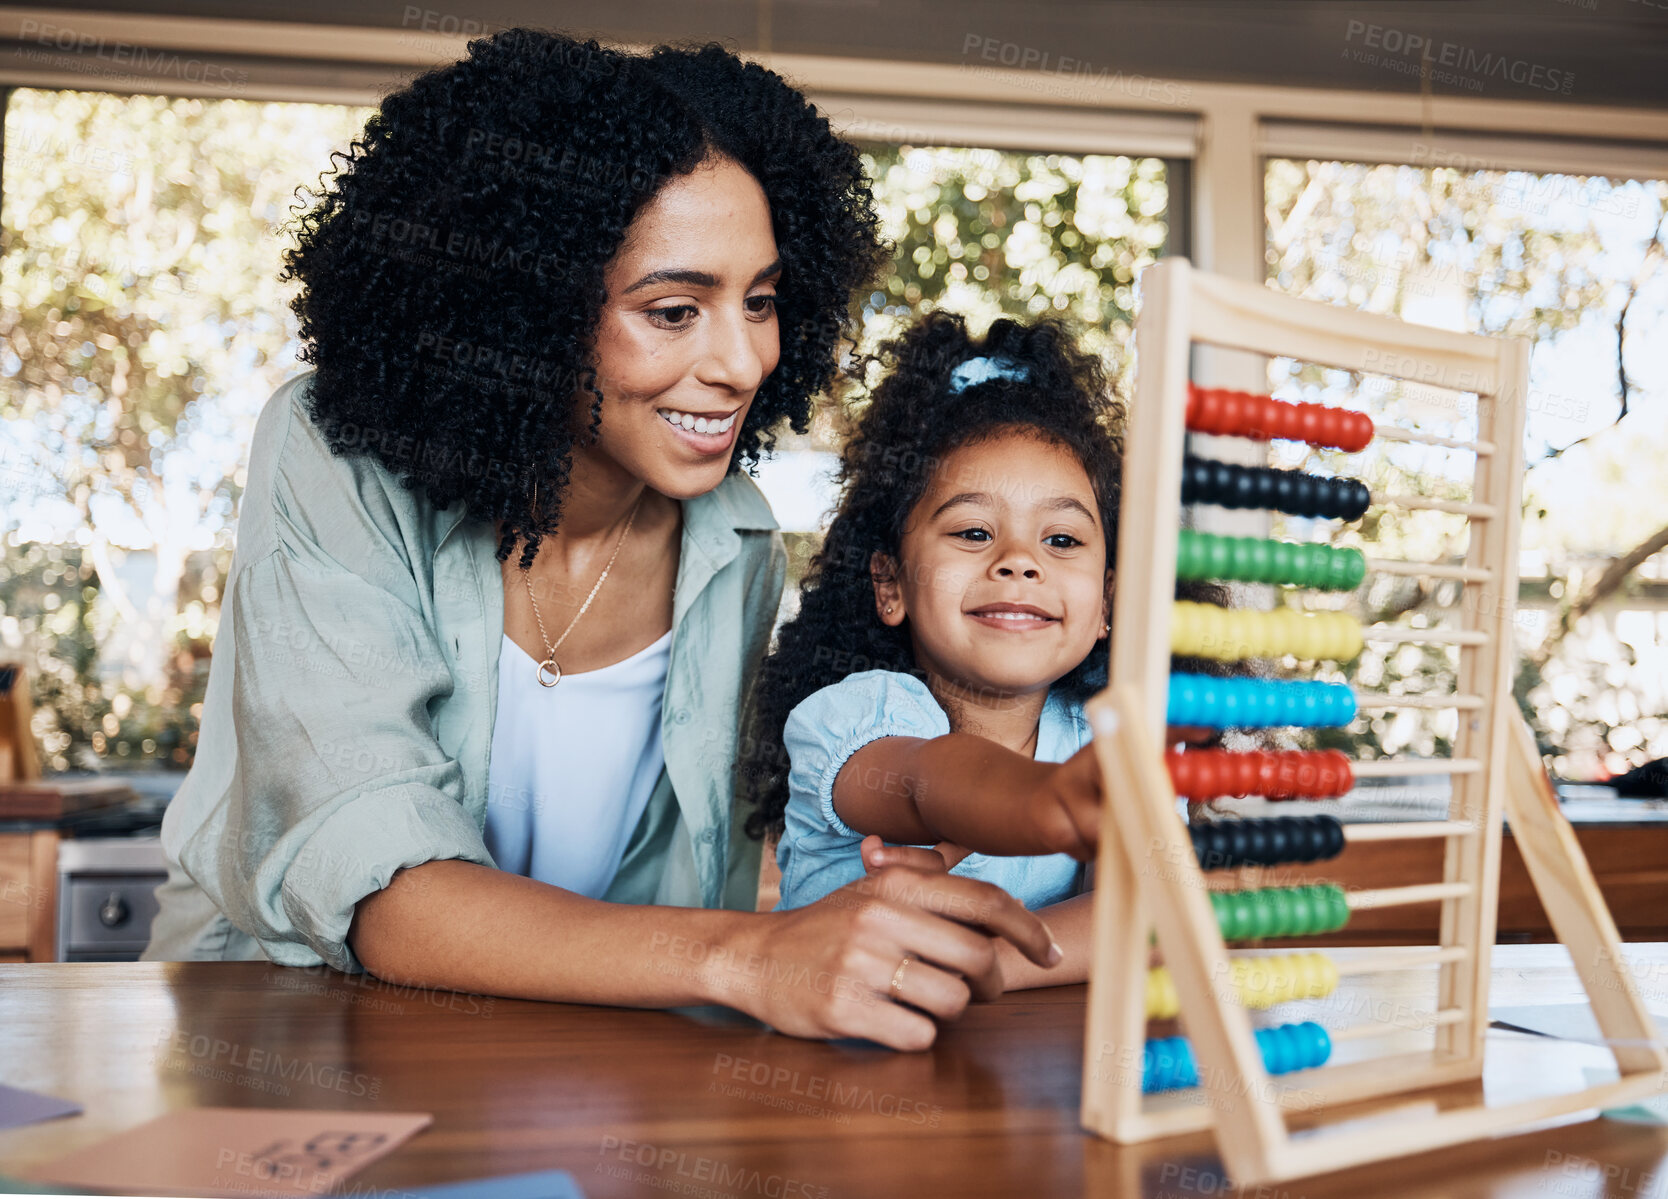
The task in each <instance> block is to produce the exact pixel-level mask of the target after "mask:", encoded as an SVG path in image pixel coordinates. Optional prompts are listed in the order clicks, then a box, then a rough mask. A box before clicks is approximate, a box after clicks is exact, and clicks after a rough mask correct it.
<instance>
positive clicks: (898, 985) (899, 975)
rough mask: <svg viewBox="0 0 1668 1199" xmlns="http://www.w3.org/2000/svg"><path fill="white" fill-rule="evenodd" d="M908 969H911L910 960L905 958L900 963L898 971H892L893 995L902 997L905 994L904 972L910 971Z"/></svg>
mask: <svg viewBox="0 0 1668 1199" xmlns="http://www.w3.org/2000/svg"><path fill="white" fill-rule="evenodd" d="M908 969H909V958H908V957H907V956H905V958H904V960H903V961H901V962H899V963H898V968H897V969H896V970H894V971H892V994H894V995H902V994H903V977H904V971H905V970H908Z"/></svg>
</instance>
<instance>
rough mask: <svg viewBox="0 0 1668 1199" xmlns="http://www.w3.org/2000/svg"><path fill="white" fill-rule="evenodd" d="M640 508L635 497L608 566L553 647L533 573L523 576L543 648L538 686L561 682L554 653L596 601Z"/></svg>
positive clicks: (550, 685)
mask: <svg viewBox="0 0 1668 1199" xmlns="http://www.w3.org/2000/svg"><path fill="white" fill-rule="evenodd" d="M645 490H647V489H645ZM642 506H643V497H642V496H641V495H640V496H638V497H637V502H636V503H635V504H633V505H632V506H631V514H630V515H629V516H627V517H626V522H625V528H623V529H621V530H620V539H619V540H618V541H616V542H615V543H614V552H613V553H612V554H610V555H608V565H607V566H604V567H603V568H602V573H601V574H600V575H598V576H597V581H596V585H595V586H594V587H592V588H591V594H590V595H587V596H586V597H585V602H584V603H582V604H580V605H579V611H577V612H575V613H574V614H573V619H572V620H570V621H568V627H567V628H565V629H563V630H562V635H561V636H560V637H558V638H556V643H555V644H554V645H552V644H551V642H550V635H549V634H548V633H546V632H545V631H544V617H542V616H540V615H539V601H538V599H537V597H535V596H534V595H533V573H532V571H528V572H527V574H526V575H525V576H523V577H524V578H525V579H526V580H527V598H528V599H529V600H531V601H532V603H533V619H534V620H536V621H538V622H539V641H540V642H541V643H542V644H543V645H544V647H545V657H544V661H543V662H540V663H539V674H538V679H539V686H541V687H554V686H555V685H556V684H557V683H560V682H561V681H562V668H561V667H560V666H558V665H557V664H556V651H557V650H558V649H560V648H561V647H562V642H564V641H566V640H567V639H568V634H569V633H571V632H573V626H574V625H576V624H578V623H579V618H580V617H581V616H583V615H585V610H586V609H587V608H589V607H590V606H591V601H592V600H594V599H596V597H597V591H598V590H599V589H600V588H601V587H602V581H603V580H604V579H606V578H607V577H608V572H609V571H610V570H612V569H613V567H614V559H615V558H618V557H619V556H620V547H621V546H622V545H624V544H625V539H626V534H627V533H629V532H631V522H632V521H634V520H636V519H637V509H639V508H641V507H642ZM547 671H548V672H549V673H550V676H551V677H550V678H549V679H548V680H547V679H546V678H545V677H544V676H545V673H546V672H547Z"/></svg>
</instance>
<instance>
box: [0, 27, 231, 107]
mask: <svg viewBox="0 0 1668 1199" xmlns="http://www.w3.org/2000/svg"><path fill="white" fill-rule="evenodd" d="M17 40H18V41H20V42H33V43H35V44H36V45H38V46H44V47H45V48H46V49H48V50H57V51H61V52H64V53H74V54H77V55H81V56H90V57H91V58H93V59H95V60H98V61H102V62H108V63H111V64H113V65H115V66H118V67H124V68H127V70H128V72H129V73H130V74H132V75H134V76H135V77H139V76H143V77H145V78H156V77H158V76H163V77H170V78H174V79H180V80H183V81H185V82H186V83H195V84H200V85H202V86H204V87H215V88H220V89H222V90H223V91H230V92H241V91H242V90H243V87H244V85H245V84H247V83H248V82H249V72H248V71H243V70H236V69H230V68H228V67H226V66H224V65H223V64H221V63H217V62H214V61H212V60H210V59H205V58H193V57H190V56H188V55H182V54H176V53H174V52H173V51H171V50H153V49H151V48H150V47H148V46H140V45H136V44H135V43H133V42H125V41H119V40H112V39H109V38H104V37H100V36H98V35H97V34H92V33H81V32H78V31H76V30H75V29H73V28H71V27H70V26H68V25H51V24H47V23H46V22H44V21H37V20H34V19H33V18H29V17H26V18H24V19H23V20H22V21H21V22H19V24H18V34H17ZM19 53H21V54H22V55H23V56H24V57H26V58H32V59H33V58H42V57H45V56H44V55H42V54H41V53H40V52H39V51H33V50H21V51H19Z"/></svg>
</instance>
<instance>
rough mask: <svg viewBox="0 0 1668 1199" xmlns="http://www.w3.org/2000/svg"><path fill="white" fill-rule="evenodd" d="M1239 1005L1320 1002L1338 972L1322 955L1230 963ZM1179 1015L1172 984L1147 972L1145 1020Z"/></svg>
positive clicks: (1162, 974)
mask: <svg viewBox="0 0 1668 1199" xmlns="http://www.w3.org/2000/svg"><path fill="white" fill-rule="evenodd" d="M1230 968H1231V969H1232V970H1233V978H1234V984H1235V986H1236V987H1237V988H1238V990H1239V997H1240V1003H1241V1004H1243V1005H1244V1006H1245V1007H1248V1008H1258V1009H1261V1008H1270V1007H1273V1006H1274V1005H1275V1004H1277V1003H1290V1002H1291V1001H1293V1000H1296V999H1320V998H1323V997H1324V996H1327V995H1330V994H1332V992H1333V991H1335V990H1336V989H1337V987H1338V968H1337V967H1336V966H1334V965H1333V964H1332V959H1331V958H1329V957H1327V956H1326V955H1325V954H1324V953H1281V954H1273V955H1271V956H1268V957H1237V958H1232V959H1230ZM1180 1011H1181V997H1180V996H1179V995H1178V994H1177V993H1176V984H1175V981H1174V980H1173V979H1172V978H1171V977H1170V971H1169V970H1168V969H1167V968H1166V967H1164V966H1155V967H1153V968H1152V969H1151V970H1149V971H1147V1019H1149V1020H1162V1019H1167V1018H1169V1017H1172V1016H1175V1015H1177V1014H1178V1013H1180Z"/></svg>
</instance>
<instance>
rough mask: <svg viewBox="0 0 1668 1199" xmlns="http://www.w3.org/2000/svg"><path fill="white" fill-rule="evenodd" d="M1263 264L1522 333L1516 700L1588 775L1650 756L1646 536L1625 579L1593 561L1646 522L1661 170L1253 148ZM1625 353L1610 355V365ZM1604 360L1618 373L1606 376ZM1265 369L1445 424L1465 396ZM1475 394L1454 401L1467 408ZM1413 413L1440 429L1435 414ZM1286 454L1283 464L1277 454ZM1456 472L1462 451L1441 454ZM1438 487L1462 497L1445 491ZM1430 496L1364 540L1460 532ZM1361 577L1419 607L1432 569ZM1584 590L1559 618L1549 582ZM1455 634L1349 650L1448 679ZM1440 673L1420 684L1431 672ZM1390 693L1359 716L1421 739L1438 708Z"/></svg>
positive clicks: (1659, 666) (1558, 752) (1447, 542)
mask: <svg viewBox="0 0 1668 1199" xmlns="http://www.w3.org/2000/svg"><path fill="white" fill-rule="evenodd" d="M1265 203H1266V213H1267V262H1268V278H1269V280H1270V282H1271V283H1272V284H1273V286H1275V287H1277V288H1279V289H1280V290H1282V291H1286V292H1289V293H1291V294H1294V295H1299V296H1304V297H1307V298H1310V299H1318V300H1323V301H1326V302H1329V303H1334V304H1343V305H1348V306H1351V307H1355V308H1361V309H1365V310H1368V311H1373V312H1383V313H1388V314H1391V315H1394V316H1399V317H1401V318H1403V319H1406V320H1410V321H1414V322H1416V323H1422V324H1429V325H1437V326H1441V327H1443V328H1449V329H1456V330H1460V331H1464V332H1473V333H1485V334H1491V335H1502V336H1524V337H1529V338H1532V339H1533V340H1534V342H1535V348H1534V354H1533V359H1532V373H1531V391H1530V394H1529V396H1528V433H1527V452H1528V456H1529V464H1530V465H1529V472H1528V475H1527V477H1526V479H1525V483H1524V499H1525V507H1524V525H1523V541H1522V574H1523V586H1522V593H1521V598H1520V604H1521V609H1520V612H1519V620H1518V633H1519V649H1520V651H1521V652H1522V653H1523V655H1524V661H1523V668H1522V671H1521V673H1520V676H1519V678H1518V680H1517V690H1518V696H1519V700H1520V702H1521V703H1522V704H1523V706H1524V709H1525V712H1526V714H1527V715H1529V716H1530V718H1531V722H1532V723H1533V725H1534V726H1535V729H1536V732H1537V734H1538V735H1539V736H1540V737H1541V739H1542V740H1543V742H1544V743H1550V744H1551V745H1552V746H1553V747H1554V748H1555V756H1554V759H1553V768H1554V770H1555V771H1557V772H1558V773H1561V774H1563V775H1565V776H1566V777H1572V778H1595V777H1607V776H1609V775H1611V774H1613V773H1617V772H1620V771H1623V770H1626V769H1628V768H1629V767H1630V766H1631V765H1635V764H1638V763H1639V762H1642V761H1644V760H1646V759H1648V758H1654V757H1661V756H1664V755H1668V611H1665V609H1668V605H1665V604H1664V598H1665V596H1668V586H1665V579H1664V574H1665V569H1668V568H1665V566H1664V564H1663V562H1664V557H1665V555H1662V554H1657V555H1656V556H1655V557H1654V558H1653V557H1651V555H1650V554H1648V553H1647V554H1646V558H1647V561H1646V563H1645V565H1644V567H1643V568H1642V569H1641V570H1639V571H1638V572H1636V573H1635V574H1634V576H1633V584H1632V585H1631V586H1630V588H1628V589H1626V590H1622V589H1615V590H1609V591H1605V590H1599V591H1595V590H1594V589H1595V586H1599V585H1600V580H1601V579H1604V580H1605V585H1608V584H1609V579H1608V578H1607V577H1606V576H1605V573H1604V572H1605V568H1606V567H1607V566H1608V565H1609V564H1610V563H1611V562H1612V561H1613V560H1614V559H1616V558H1618V557H1620V556H1622V555H1625V554H1627V553H1628V552H1629V551H1630V550H1633V549H1635V548H1636V547H1637V548H1640V549H1642V550H1646V551H1648V550H1650V548H1651V546H1652V545H1653V544H1655V545H1656V546H1657V548H1658V549H1660V548H1661V546H1662V545H1663V544H1664V541H1661V540H1653V539H1655V538H1659V537H1663V536H1664V534H1665V533H1668V488H1663V487H1644V486H1641V483H1642V482H1643V481H1645V480H1652V479H1656V478H1658V477H1660V473H1661V468H1660V463H1661V461H1662V457H1663V454H1664V452H1665V451H1668V402H1665V396H1664V392H1665V391H1668V272H1664V271H1661V270H1659V269H1658V268H1659V266H1660V264H1661V262H1662V259H1663V256H1664V250H1665V246H1664V241H1663V237H1664V222H1665V216H1668V183H1664V182H1663V181H1661V180H1656V181H1644V182H1637V181H1635V182H1627V181H1611V180H1607V179H1604V178H1598V177H1583V176H1572V175H1559V174H1534V173H1527V172H1518V171H1501V170H1473V169H1467V168H1463V167H1455V168H1450V167H1411V166H1391V165H1373V164H1364V163H1354V162H1344V161H1300V160H1295V159H1288V158H1275V159H1271V160H1270V161H1269V162H1268V163H1267V166H1266V173H1265ZM1624 366H1625V374H1624V369H1623V368H1624ZM1624 378H1625V380H1626V391H1625V393H1624V391H1623V386H1622V382H1621V381H1622V380H1623V379H1624ZM1269 381H1270V384H1271V385H1272V386H1273V388H1274V390H1275V393H1276V394H1278V395H1281V396H1283V397H1286V398H1293V399H1296V398H1302V399H1308V400H1325V401H1327V402H1331V403H1346V402H1349V401H1350V399H1351V398H1352V394H1353V395H1363V394H1364V395H1367V396H1369V397H1370V399H1371V402H1372V406H1373V407H1374V408H1375V409H1376V408H1378V407H1379V406H1380V405H1385V404H1387V405H1388V406H1389V408H1390V410H1391V411H1392V412H1402V413H1406V414H1409V415H1413V414H1417V415H1418V416H1419V417H1420V419H1421V420H1422V421H1423V422H1425V423H1426V425H1427V427H1430V422H1433V421H1434V422H1437V423H1446V424H1449V425H1450V426H1451V427H1452V428H1453V429H1455V430H1456V432H1455V434H1454V435H1455V436H1457V437H1460V438H1466V437H1468V436H1472V435H1474V428H1473V429H1472V430H1471V431H1470V432H1467V422H1468V419H1469V416H1468V410H1467V406H1466V402H1465V401H1466V398H1465V397H1463V396H1456V395H1454V394H1453V393H1444V392H1438V391H1436V390H1435V389H1432V388H1424V387H1418V386H1413V385H1407V384H1392V383H1390V382H1389V381H1387V380H1382V379H1376V380H1375V379H1370V378H1369V379H1361V378H1350V377H1349V376H1348V375H1347V374H1345V373H1343V372H1332V371H1321V370H1319V369H1317V368H1314V367H1303V368H1301V369H1299V368H1298V367H1297V366H1296V364H1293V363H1291V362H1281V361H1277V362H1275V363H1274V364H1272V366H1271V369H1270V380H1269ZM1474 411H1475V409H1474V408H1472V409H1470V413H1472V414H1474ZM1434 431H1438V432H1440V431H1441V430H1440V429H1435V430H1434ZM1452 459H1453V453H1452V452H1451V451H1441V450H1432V449H1430V448H1429V447H1413V446H1404V447H1395V448H1394V449H1393V451H1392V452H1389V453H1387V454H1385V455H1384V458H1383V460H1382V461H1383V465H1382V467H1380V468H1378V469H1382V470H1383V471H1384V472H1385V474H1384V477H1383V478H1382V479H1379V478H1374V479H1372V480H1370V481H1371V482H1373V483H1374V485H1375V486H1377V485H1379V484H1380V483H1381V482H1382V483H1383V484H1386V485H1389V486H1390V489H1396V490H1400V489H1402V488H1414V489H1419V490H1425V491H1430V490H1441V489H1443V488H1445V487H1448V486H1451V485H1452V481H1453V478H1454V477H1455V472H1454V470H1453V467H1454V465H1455V464H1454V462H1453V461H1452ZM1294 461H1295V459H1293V460H1292V461H1288V462H1287V463H1286V464H1287V465H1291V464H1293V462H1294ZM1463 466H1464V471H1465V475H1466V477H1469V470H1470V463H1469V459H1466V460H1465V462H1464V463H1463ZM1456 498H1469V497H1468V496H1463V495H1462V496H1458V497H1456ZM1461 527H1462V526H1459V525H1458V524H1457V523H1456V522H1454V521H1453V520H1451V519H1445V518H1444V514H1441V513H1428V512H1421V513H1399V514H1395V515H1394V516H1390V515H1387V516H1385V517H1384V519H1382V520H1381V521H1380V522H1379V525H1378V528H1377V530H1376V532H1377V535H1378V536H1379V537H1380V538H1382V539H1383V540H1382V541H1381V545H1382V546H1383V547H1384V552H1385V553H1386V555H1387V556H1388V555H1391V554H1395V553H1397V551H1398V548H1399V549H1400V550H1401V553H1400V555H1399V556H1405V557H1409V558H1414V557H1418V558H1424V559H1427V560H1428V559H1433V558H1436V557H1440V556H1441V555H1442V554H1444V553H1447V554H1459V553H1463V551H1464V543H1463V533H1460V532H1459V531H1458V529H1459V528H1461ZM1418 587H1419V583H1418V580H1412V579H1399V580H1390V579H1382V580H1380V581H1379V583H1377V584H1375V586H1374V588H1372V589H1370V590H1369V591H1368V593H1367V594H1366V596H1365V603H1366V606H1367V608H1368V609H1369V611H1368V613H1367V615H1368V617H1369V618H1373V617H1380V618H1382V617H1383V616H1385V615H1386V614H1388V613H1391V612H1408V611H1412V612H1416V613H1420V614H1423V615H1424V616H1426V617H1428V618H1429V619H1431V621H1432V623H1436V622H1437V621H1439V620H1440V616H1441V611H1442V609H1443V608H1444V607H1447V606H1451V605H1452V604H1453V603H1455V602H1457V594H1456V589H1455V588H1453V587H1451V586H1450V587H1429V589H1428V590H1426V591H1420V590H1418ZM1577 597H1582V602H1583V603H1585V602H1586V601H1587V600H1591V601H1592V602H1593V610H1592V611H1591V612H1590V613H1588V614H1587V615H1585V616H1583V617H1581V618H1580V619H1576V620H1574V621H1573V622H1572V623H1573V626H1574V627H1573V629H1571V630H1569V631H1567V632H1566V631H1565V630H1564V629H1563V628H1562V622H1563V620H1564V613H1565V612H1566V611H1567V610H1568V609H1569V607H1570V604H1571V601H1572V600H1575V599H1576V598H1577ZM1454 655H1455V651H1453V650H1451V649H1450V650H1442V649H1437V648H1417V649H1416V648H1415V647H1411V646H1402V647H1396V648H1389V649H1386V648H1385V647H1382V646H1379V647H1374V646H1372V645H1369V646H1368V648H1367V652H1366V653H1364V654H1363V655H1362V657H1361V658H1360V659H1359V660H1358V661H1357V663H1356V664H1355V665H1354V666H1353V667H1352V668H1351V671H1350V673H1351V675H1352V676H1356V675H1360V676H1365V677H1367V678H1368V681H1370V682H1371V684H1372V685H1373V686H1374V687H1380V686H1386V685H1389V684H1391V683H1395V682H1399V681H1400V680H1403V679H1412V678H1413V677H1414V676H1416V675H1425V676H1428V677H1431V678H1436V679H1438V680H1440V679H1441V676H1442V675H1444V674H1446V675H1447V676H1448V678H1450V679H1451V678H1452V663H1453V661H1454ZM1437 689H1439V690H1440V689H1442V684H1441V683H1440V682H1439V683H1438V684H1437ZM1443 716H1445V717H1446V718H1447V726H1448V727H1447V728H1444V726H1443V725H1442V723H1441V720H1440V719H1439V718H1438V719H1424V718H1422V717H1420V714H1418V713H1409V712H1402V713H1398V714H1394V715H1386V716H1384V717H1381V718H1377V719H1374V720H1373V721H1372V733H1373V735H1374V737H1376V738H1377V740H1378V741H1379V744H1380V747H1381V748H1383V749H1385V750H1387V751H1392V750H1398V749H1406V748H1411V749H1412V750H1414V751H1423V752H1433V751H1434V752H1440V751H1442V750H1444V749H1445V744H1444V743H1445V740H1446V737H1447V735H1449V734H1451V731H1452V727H1451V726H1452V723H1453V719H1454V714H1453V713H1444V714H1443Z"/></svg>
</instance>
